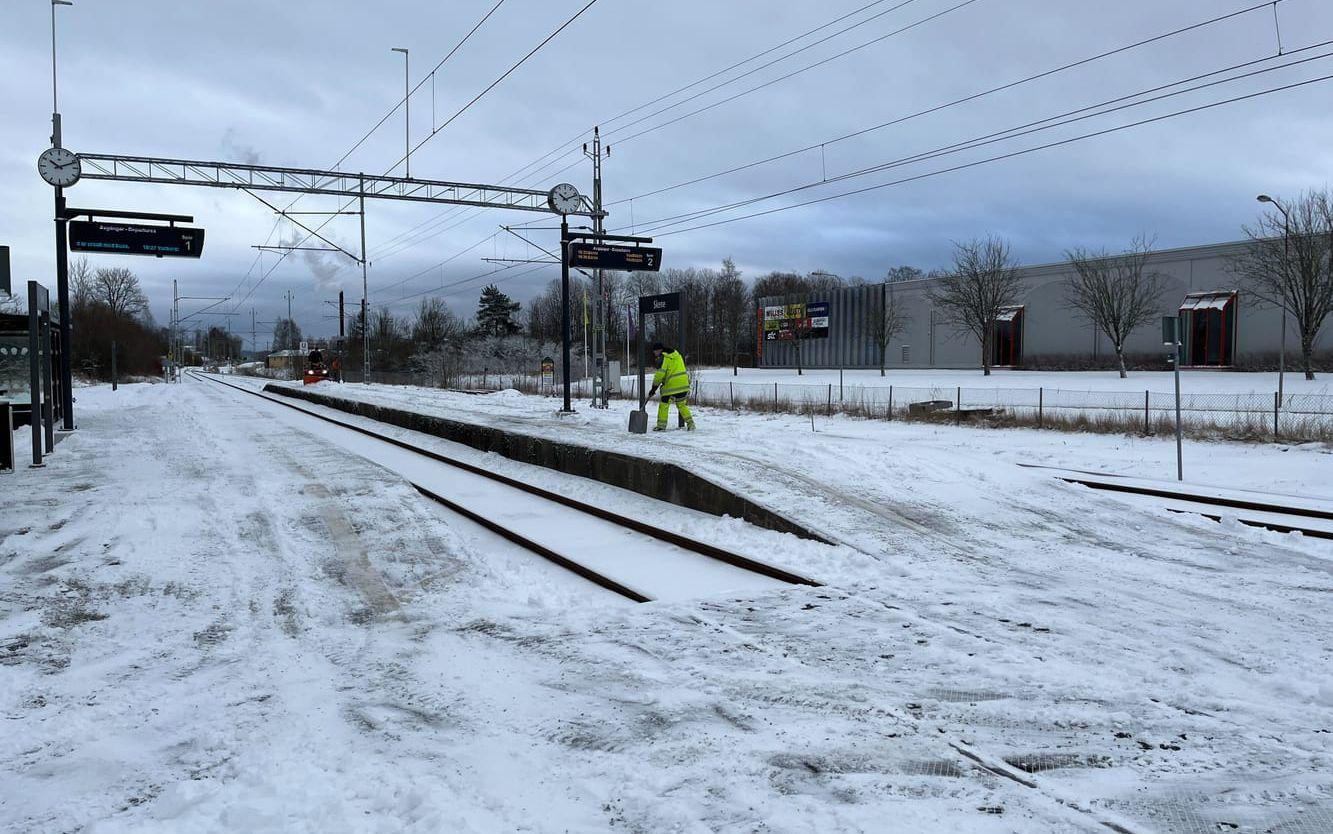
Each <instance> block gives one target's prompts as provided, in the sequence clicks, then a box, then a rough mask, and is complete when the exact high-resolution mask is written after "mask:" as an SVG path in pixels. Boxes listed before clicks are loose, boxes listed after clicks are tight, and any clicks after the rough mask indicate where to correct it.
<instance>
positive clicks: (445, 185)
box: [78, 153, 596, 217]
mask: <svg viewBox="0 0 1333 834" xmlns="http://www.w3.org/2000/svg"><path fill="white" fill-rule="evenodd" d="M78 157H79V162H80V163H81V165H82V169H83V173H82V178H83V179H85V180H113V181H116V182H143V183H160V184H164V185H197V186H204V187H210V188H237V189H249V190H252V191H286V192H289V193H294V194H326V195H330V196H334V197H347V198H361V197H365V198H368V199H375V198H378V199H387V200H407V201H413V202H418V203H446V204H450V205H457V206H476V207H479V208H498V209H514V210H515V211H535V212H541V213H543V214H555V213H556V212H555V210H554V209H552V208H551V207H550V205H548V204H547V196H548V194H549V192H548V191H542V190H537V189H532V188H514V187H511V186H505V185H484V184H480V183H470V182H447V181H444V180H423V179H410V178H407V177H390V176H383V175H376V174H361V173H348V172H346V171H319V170H313V169H309V168H279V167H276V166H273V165H246V164H242V163H233V162H202V161H198V160H189V159H160V158H155V157H148V156H113V155H109V154H95V153H81V154H78ZM570 213H571V214H574V215H579V216H583V217H593V216H595V214H596V212H595V211H594V209H593V207H592V205H591V204H590V203H589V202H588V201H587V199H586V198H585V199H584V200H583V208H582V209H581V210H579V211H575V212H570Z"/></svg>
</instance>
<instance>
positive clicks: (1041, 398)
mask: <svg viewBox="0 0 1333 834" xmlns="http://www.w3.org/2000/svg"><path fill="white" fill-rule="evenodd" d="M1045 392H1046V389H1045V388H1038V389H1037V428H1041V427H1042V422H1043V417H1044V414H1043V412H1044V411H1045V405H1046V393H1045Z"/></svg>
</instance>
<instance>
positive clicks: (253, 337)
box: [250, 307, 259, 359]
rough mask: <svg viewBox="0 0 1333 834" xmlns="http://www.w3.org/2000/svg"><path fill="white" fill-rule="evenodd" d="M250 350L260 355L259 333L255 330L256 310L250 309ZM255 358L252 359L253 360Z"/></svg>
mask: <svg viewBox="0 0 1333 834" xmlns="http://www.w3.org/2000/svg"><path fill="white" fill-rule="evenodd" d="M250 350H252V351H253V352H254V353H256V354H258V353H259V332H258V330H256V328H255V308H254V307H251V308H250ZM253 358H254V357H251V359H253Z"/></svg>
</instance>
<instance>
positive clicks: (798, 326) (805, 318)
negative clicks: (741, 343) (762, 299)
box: [762, 301, 829, 342]
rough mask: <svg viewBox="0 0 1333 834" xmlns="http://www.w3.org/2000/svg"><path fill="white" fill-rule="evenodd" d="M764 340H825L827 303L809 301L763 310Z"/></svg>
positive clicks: (827, 332)
mask: <svg viewBox="0 0 1333 834" xmlns="http://www.w3.org/2000/svg"><path fill="white" fill-rule="evenodd" d="M762 312H763V322H764V340H765V341H769V342H790V341H795V340H796V339H827V338H828V334H829V303H828V302H827V301H811V302H809V303H802V304H779V305H776V306H770V307H764V308H763V311H762Z"/></svg>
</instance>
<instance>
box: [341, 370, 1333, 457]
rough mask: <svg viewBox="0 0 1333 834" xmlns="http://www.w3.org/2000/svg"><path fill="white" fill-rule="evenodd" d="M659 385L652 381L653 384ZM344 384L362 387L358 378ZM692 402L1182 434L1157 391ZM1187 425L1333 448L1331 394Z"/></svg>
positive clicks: (1219, 410) (530, 380)
mask: <svg viewBox="0 0 1333 834" xmlns="http://www.w3.org/2000/svg"><path fill="white" fill-rule="evenodd" d="M651 380H652V377H651V376H650V377H648V382H647V384H648V385H651V384H652V382H651ZM344 381H346V382H360V374H359V373H358V372H356V371H347V372H345V373H344ZM371 381H372V382H376V383H381V384H385V385H420V386H426V387H439V380H433V379H431V378H429V377H428V376H427V375H425V374H420V373H412V372H372V373H371ZM451 381H452V382H453V384H452V385H451V386H450V387H451V388H454V389H460V390H466V391H501V390H508V389H512V390H517V391H521V392H523V393H525V394H539V395H549V396H559V395H560V394H561V393H562V391H563V389H562V386H561V384H560V382H559V380H558V379H557V380H556V381H554V382H546V381H543V380H542V378H541V377H540V375H538V374H463V375H460V376H457V377H454V378H453V379H452V380H451ZM592 386H593V382H592V380H591V379H577V380H573V381H571V384H570V389H571V393H572V395H573V396H574V397H576V398H579V399H587V398H590V397H591V396H592V393H593V387H592ZM620 391H621V393H620V396H621V397H623V398H625V399H630V400H633V399H637V398H638V377H637V376H625V377H622V378H621V385H620ZM690 398H691V400H692V401H693V402H694V403H696V404H698V405H703V406H711V407H715V408H727V409H731V410H735V411H768V412H783V413H795V414H806V413H811V412H813V413H815V414H825V415H830V416H831V415H834V414H845V415H851V416H857V417H866V418H871V419H880V420H922V421H930V422H940V423H950V422H952V423H960V424H961V423H970V424H975V425H997V426H1034V427H1037V428H1053V429H1067V430H1078V431H1104V432H1131V433H1136V434H1169V433H1171V432H1173V431H1174V430H1175V419H1176V398H1175V394H1173V393H1164V392H1159V391H1146V390H1145V391H1077V390H1072V389H1067V388H998V387H997V388H973V387H964V386H937V387H924V386H901V385H884V386H876V385H846V386H843V385H838V384H836V383H829V384H820V383H784V382H741V381H730V380H729V381H713V380H709V381H703V380H695V381H694V382H693V384H692V386H691V393H690ZM1180 418H1181V426H1182V428H1184V429H1185V430H1186V431H1188V432H1190V433H1191V434H1194V435H1198V436H1223V437H1232V438H1241V439H1254V440H1285V441H1303V440H1315V441H1319V440H1322V441H1333V395H1330V394H1287V395H1286V396H1284V397H1283V398H1282V399H1281V401H1279V399H1278V396H1277V393H1276V392H1274V393H1271V394H1257V393H1252V394H1220V393H1200V392H1188V393H1182V394H1181V396H1180Z"/></svg>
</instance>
